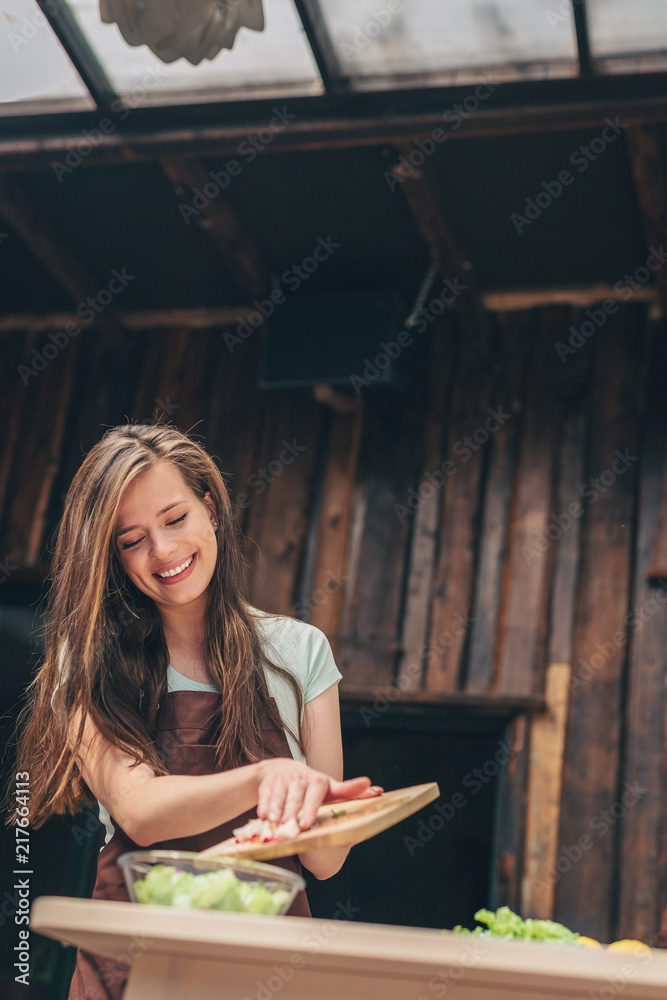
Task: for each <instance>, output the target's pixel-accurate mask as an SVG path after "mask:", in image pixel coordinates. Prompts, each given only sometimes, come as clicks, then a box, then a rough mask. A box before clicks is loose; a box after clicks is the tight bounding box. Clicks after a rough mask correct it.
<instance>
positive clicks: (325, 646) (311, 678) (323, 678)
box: [303, 625, 343, 704]
mask: <svg viewBox="0 0 667 1000" xmlns="http://www.w3.org/2000/svg"><path fill="white" fill-rule="evenodd" d="M309 632H310V634H309V647H310V648H309V656H308V666H307V671H306V685H305V691H304V696H303V700H304V704H307V703H308V702H309V701H312V700H313V698H317V696H318V695H320V694H322V692H323V691H326V690H327V688H330V687H331V685H332V684H338V682H339V681H341V680H342V679H343V675H342V674H341V672H340V670H339V669H338V667H337V666H336V661H335V660H334V655H333V652H332V650H331V646H330V645H329V640H328V639H327V637H326V636H325V634H324V632H321V631H320V630H319V629H318V628H315V627H314V626H313V625H311V626H310V628H309Z"/></svg>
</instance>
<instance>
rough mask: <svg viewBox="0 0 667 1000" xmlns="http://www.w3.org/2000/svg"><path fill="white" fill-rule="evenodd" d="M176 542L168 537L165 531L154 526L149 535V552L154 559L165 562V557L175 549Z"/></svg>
mask: <svg viewBox="0 0 667 1000" xmlns="http://www.w3.org/2000/svg"><path fill="white" fill-rule="evenodd" d="M177 545H178V542H177V541H176V539H175V538H174V537H173V535H172V536H171V537H170V536H169V535H168V534H167V532H165V531H162V530H160V529H159V528H156V530H155V531H153V532H151V536H150V554H151V556H153V558H154V559H156V560H159V561H160V562H166V560H167V559H169V557H170V556H171V555H172V554H173V553H174V552H175V551H176V547H177Z"/></svg>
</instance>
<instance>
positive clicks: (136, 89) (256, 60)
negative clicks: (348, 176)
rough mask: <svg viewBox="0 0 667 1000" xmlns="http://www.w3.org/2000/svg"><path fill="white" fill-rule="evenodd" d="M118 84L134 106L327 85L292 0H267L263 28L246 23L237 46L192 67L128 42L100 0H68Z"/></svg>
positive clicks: (295, 91) (288, 91)
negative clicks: (103, 14)
mask: <svg viewBox="0 0 667 1000" xmlns="http://www.w3.org/2000/svg"><path fill="white" fill-rule="evenodd" d="M70 6H71V8H72V10H73V11H74V13H75V15H76V17H77V20H78V21H79V24H80V25H81V27H82V29H83V31H84V33H85V35H86V36H87V38H88V40H89V42H90V44H91V46H92V48H93V49H94V50H95V52H96V54H97V57H98V59H99V60H100V62H101V63H102V65H103V66H104V68H105V70H106V73H107V75H108V77H109V79H110V81H111V83H112V85H113V87H114V89H115V90H116V91H117V92H118V93H119V94H121V95H122V96H124V97H126V98H127V100H128V103H129V104H130V105H131V106H137V105H140V104H174V103H184V102H187V103H190V102H193V103H198V102H200V101H219V100H226V99H239V98H244V97H245V98H256V97H264V96H267V97H273V96H281V95H284V96H288V95H292V94H319V93H321V92H322V84H321V81H320V77H319V73H318V70H317V66H316V64H315V60H314V58H313V54H312V51H311V49H310V46H309V45H308V40H307V38H306V35H305V33H304V31H303V27H302V25H301V21H300V20H299V17H298V15H297V13H296V9H295V7H294V4H293V3H292V2H291V0H264V12H265V28H264V31H261V32H259V31H251V30H249V29H247V28H241V30H240V31H239V33H238V35H237V36H236V40H235V42H234V47H233V48H232V49H222V50H221V51H220V52H219V53H218V55H217V56H216V57H215V58H214V59H211V60H209V59H203V60H202V61H201V62H200V63H199V65H197V66H193V65H192V64H191V63H189V62H187V60H185V59H183V58H181V59H177V60H176V61H175V62H172V63H164V62H162V61H161V60H160V59H158V57H157V56H156V55H154V54H153V52H151V50H150V49H149V48H148V47H147V46H146V45H138V46H132V45H128V44H127V42H126V41H125V40H124V38H123V36H122V35H121V33H120V31H119V30H118V27H117V26H116V25H115V24H104V23H103V22H102V21H101V20H100V13H99V4H98V2H97V0H70Z"/></svg>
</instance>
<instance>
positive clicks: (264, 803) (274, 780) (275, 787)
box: [257, 774, 287, 821]
mask: <svg viewBox="0 0 667 1000" xmlns="http://www.w3.org/2000/svg"><path fill="white" fill-rule="evenodd" d="M286 798H287V781H286V779H285V777H284V775H281V774H275V775H273V776H272V777H271V780H265V781H262V782H261V784H260V786H259V789H258V794H257V815H258V816H259V818H260V819H270V820H277V821H279V820H280V819H281V817H282V814H283V807H284V805H285V800H286Z"/></svg>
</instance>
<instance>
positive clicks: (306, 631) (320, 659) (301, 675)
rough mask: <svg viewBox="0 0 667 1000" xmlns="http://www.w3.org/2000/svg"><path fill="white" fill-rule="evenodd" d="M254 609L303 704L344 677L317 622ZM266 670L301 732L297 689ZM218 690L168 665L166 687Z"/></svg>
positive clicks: (270, 651) (288, 720)
mask: <svg viewBox="0 0 667 1000" xmlns="http://www.w3.org/2000/svg"><path fill="white" fill-rule="evenodd" d="M252 613H253V615H254V616H255V624H256V626H257V631H258V634H259V638H260V641H261V643H262V647H263V649H264V651H265V653H266V656H267V658H268V659H269V660H271V662H273V663H277V664H278V665H279V666H282V667H285V669H286V670H289V671H290V672H291V673H292V674H293V676H295V677H296V679H297V681H298V683H299V686H300V688H301V691H302V692H303V703H304V705H307V704H308V702H309V701H312V700H313V699H314V698H317V696H318V695H320V694H322V693H323V692H324V691H326V690H327V689H328V688H330V687H331V685H332V684H337V683H338V682H339V681H340V680H342V674H341V672H340V671H339V669H338V667H337V666H336V661H335V660H334V657H333V653H332V651H331V646H330V645H329V640H328V639H327V637H326V636H325V634H324V632H321V631H320V629H318V628H315V626H314V625H308V624H307V623H306V622H301V621H297V620H296V619H295V618H286V617H284V616H282V615H276V616H274V615H268V614H266V613H265V612H263V611H258V610H256V609H254V608H253V609H252ZM264 673H265V676H266V684H267V687H268V689H269V694H270V695H271V696H272V697H273V698H275V701H276V704H277V706H278V711H279V712H280V718H281V719H282V720H283V723H285V724H286V725H288V726H289V727H290V728H291V729H292V730H294V731H295V732H299V730H300V727H301V719H300V718H299V717H298V714H297V707H296V702H295V700H294V692H293V691H292V688H291V685H290V684H289V681H287V680H285V679H284V678H283V677H280V676H279V675H277V674H276V673H275V671H273V670H270V669H265V671H264ZM217 690H218V688H217V687H215V686H214V685H212V684H202V683H201V682H200V681H193V680H191V679H190V678H189V677H186V676H185V675H184V674H180V673H179V672H178V671H177V670H174V668H173V667H172V666H171V665H169V666H168V667H167V691H168V692H170V693H171V692H172V691H217ZM285 735H286V736H287V742H288V743H289V747H290V750H291V751H292V756H293V757H294V759H295V760H300V761H304V762H305V758H304V756H303V754H302V753H301V751H300V750H299V748H298V746H297V745H296V743H295V742H294V740H293V738H292V737H291V736H290V734H289V733H286V734H285ZM99 809H100V821H101V822H102V823H103V824H104V826H105V827H106V836H105V840H104V843H105V844H108V842H109V841H110V840H111V838H112V836H113V833H114V826H113V823H112V821H111V817H110V815H109V813H108V812H107V810H106V809H105V808H104V806H103V805H102V803H101V802H100V803H99Z"/></svg>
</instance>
